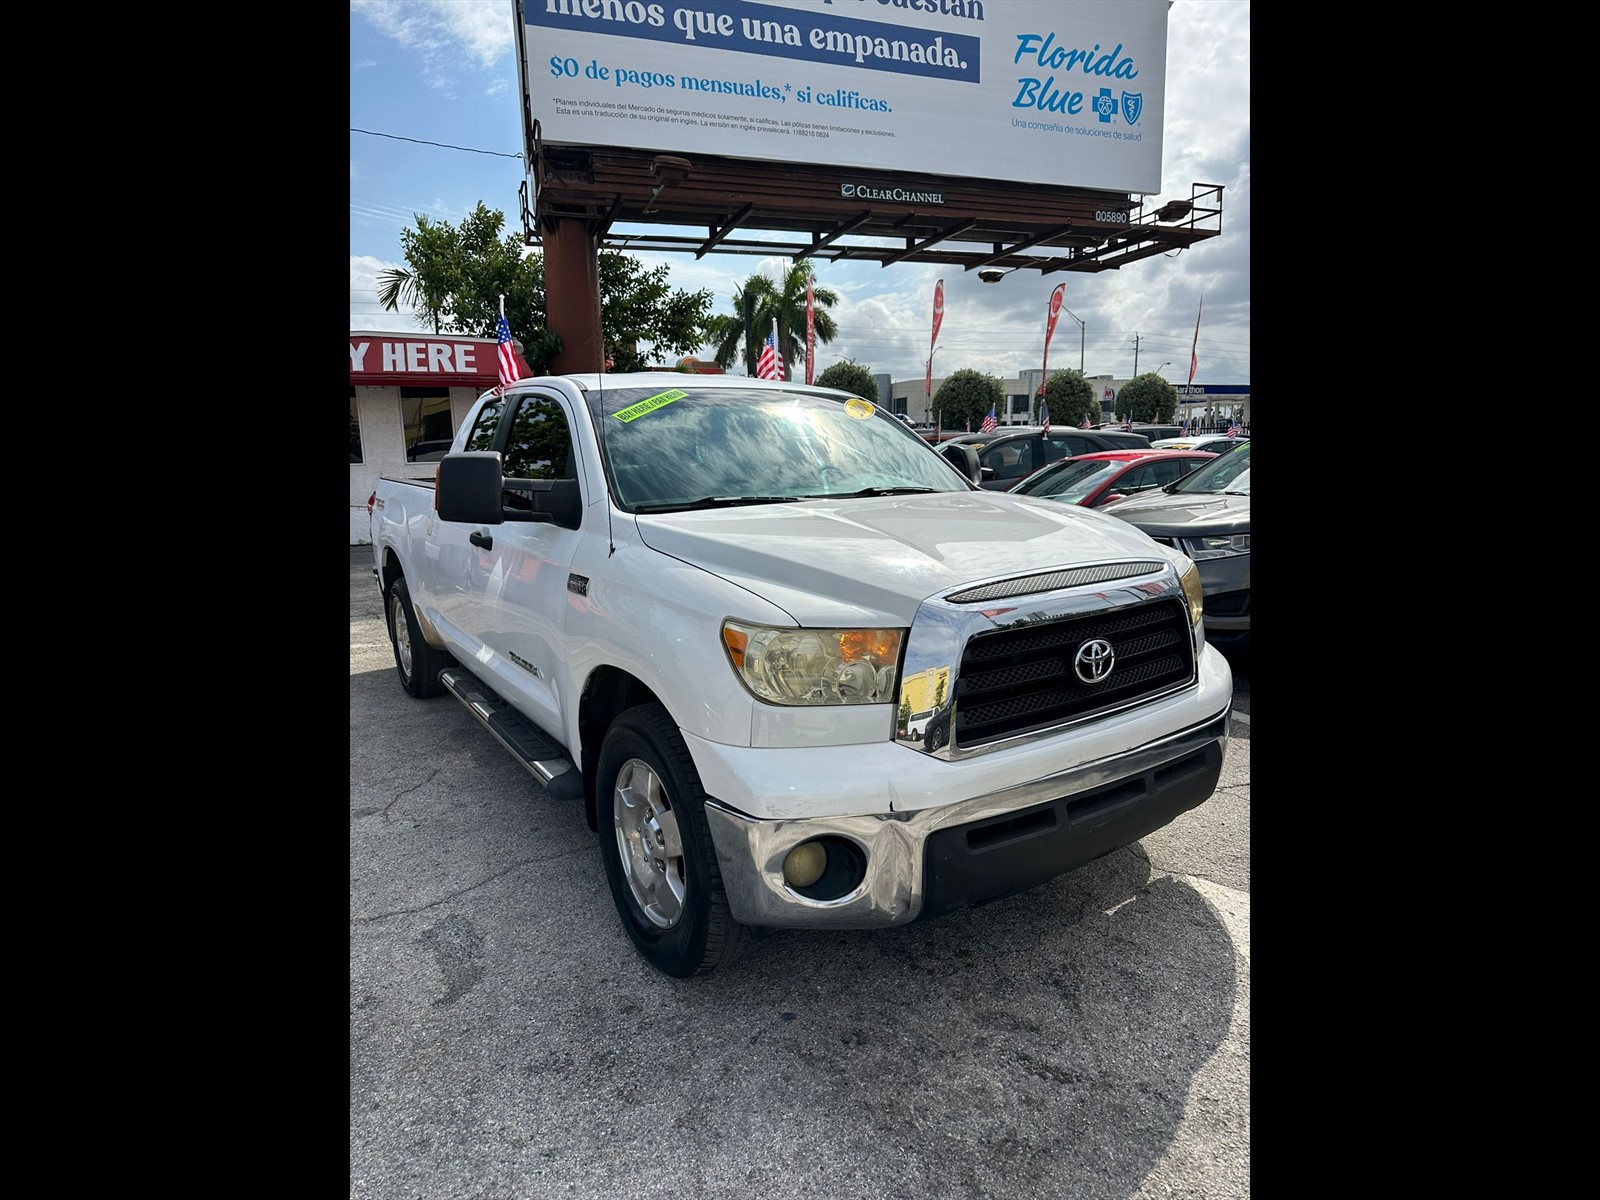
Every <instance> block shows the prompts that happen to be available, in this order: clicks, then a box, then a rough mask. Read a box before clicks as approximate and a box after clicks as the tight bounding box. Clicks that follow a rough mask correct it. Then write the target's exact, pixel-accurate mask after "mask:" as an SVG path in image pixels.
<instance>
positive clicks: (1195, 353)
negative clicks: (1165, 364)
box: [1189, 294, 1206, 387]
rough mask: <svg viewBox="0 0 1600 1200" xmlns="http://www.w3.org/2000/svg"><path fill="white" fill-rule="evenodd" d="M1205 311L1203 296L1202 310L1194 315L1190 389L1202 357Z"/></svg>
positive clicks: (1190, 358) (1190, 348) (1203, 298)
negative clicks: (1201, 322)
mask: <svg viewBox="0 0 1600 1200" xmlns="http://www.w3.org/2000/svg"><path fill="white" fill-rule="evenodd" d="M1205 310H1206V298H1205V296H1204V295H1203V294H1202V295H1201V297H1200V309H1199V312H1196V313H1195V314H1194V345H1192V346H1190V347H1189V386H1190V387H1193V386H1194V372H1195V368H1197V367H1198V366H1199V365H1200V357H1199V353H1200V313H1203V312H1205Z"/></svg>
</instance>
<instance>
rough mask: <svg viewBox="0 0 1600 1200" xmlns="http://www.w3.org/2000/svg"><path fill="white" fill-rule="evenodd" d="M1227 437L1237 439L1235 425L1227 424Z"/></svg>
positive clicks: (1237, 429) (1237, 432)
mask: <svg viewBox="0 0 1600 1200" xmlns="http://www.w3.org/2000/svg"><path fill="white" fill-rule="evenodd" d="M1228 436H1229V437H1238V436H1239V426H1238V425H1236V424H1235V423H1233V422H1231V421H1230V422H1229V423H1228Z"/></svg>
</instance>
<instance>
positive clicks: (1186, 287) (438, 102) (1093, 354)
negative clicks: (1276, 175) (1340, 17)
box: [350, 0, 1250, 384]
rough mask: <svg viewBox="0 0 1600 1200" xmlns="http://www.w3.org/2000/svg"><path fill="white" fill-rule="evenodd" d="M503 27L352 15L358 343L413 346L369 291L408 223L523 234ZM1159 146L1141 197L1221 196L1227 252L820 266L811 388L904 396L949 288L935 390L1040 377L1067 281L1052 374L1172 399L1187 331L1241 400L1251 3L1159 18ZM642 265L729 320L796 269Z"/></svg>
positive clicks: (747, 261) (1182, 374)
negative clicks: (419, 220)
mask: <svg viewBox="0 0 1600 1200" xmlns="http://www.w3.org/2000/svg"><path fill="white" fill-rule="evenodd" d="M1030 2H1037V3H1044V0H1030ZM512 23H513V19H512V3H511V0H351V5H350V125H351V133H350V328H351V329H352V330H357V329H361V330H405V331H409V330H413V329H418V328H421V327H420V326H419V325H417V323H416V322H414V321H413V320H412V319H411V318H410V316H409V315H408V314H406V313H405V312H399V313H394V312H388V311H386V310H384V309H381V308H380V307H379V305H378V301H377V291H376V288H377V283H376V280H377V276H378V274H379V273H380V272H382V271H384V270H387V269H389V268H391V267H404V266H405V265H406V264H405V260H404V257H403V255H402V253H401V248H400V234H401V231H402V230H405V229H410V228H414V227H415V219H416V215H417V214H425V215H426V216H427V217H428V218H429V219H430V220H432V221H435V222H447V223H450V224H456V223H459V222H460V221H461V219H462V218H463V217H464V216H465V215H466V214H467V213H469V212H470V211H471V210H472V209H473V208H474V207H475V206H476V205H477V204H478V203H479V201H482V202H483V204H484V205H485V206H486V207H488V208H490V209H498V210H500V211H501V212H503V213H505V214H506V230H507V232H512V231H515V230H516V229H518V228H520V220H519V218H518V216H517V213H518V195H517V189H518V187H519V186H520V185H521V183H522V182H523V168H522V160H521V156H520V152H521V150H522V137H521V132H520V130H521V124H520V121H519V117H518V112H517V66H516V50H515V45H514V42H513V40H512V39H513V30H512ZM1163 128H1164V142H1163V151H1162V163H1161V191H1160V192H1158V193H1156V194H1154V195H1152V196H1148V197H1145V202H1146V205H1147V208H1148V207H1150V206H1152V205H1154V204H1159V203H1160V202H1162V201H1165V200H1168V199H1188V198H1189V197H1190V194H1191V185H1192V184H1195V183H1200V184H1222V185H1224V189H1223V193H1222V209H1223V215H1222V234H1221V236H1219V237H1215V238H1210V239H1207V240H1206V241H1203V242H1201V243H1200V244H1199V245H1197V246H1195V247H1194V248H1192V249H1189V250H1185V251H1183V252H1181V253H1178V254H1175V255H1173V256H1170V257H1169V256H1164V255H1156V256H1152V257H1150V258H1146V259H1141V260H1140V261H1138V262H1134V263H1131V264H1129V265H1127V266H1125V267H1123V268H1121V269H1120V270H1115V271H1102V272H1099V273H1096V274H1088V273H1081V272H1064V273H1063V272H1057V273H1056V274H1054V275H1044V276H1041V275H1040V274H1039V273H1038V272H1036V271H1018V272H1015V273H1014V274H1012V275H1009V276H1007V277H1006V278H1005V279H1003V280H1001V281H1000V282H999V283H997V284H983V283H980V282H979V281H978V279H977V278H976V274H977V273H976V272H972V271H963V270H961V269H960V268H950V267H939V266H934V265H928V264H921V263H910V262H902V263H896V264H894V265H892V266H890V267H887V268H885V267H880V266H878V265H877V264H875V263H843V262H839V263H831V262H818V263H817V266H816V273H817V278H818V280H819V282H820V283H822V284H825V285H826V286H828V287H830V288H832V289H833V290H834V291H836V292H838V293H839V295H840V302H839V303H838V304H837V305H835V307H834V308H833V310H832V312H833V316H834V318H835V320H837V322H838V324H839V329H840V334H839V336H838V337H837V338H835V339H834V341H832V342H830V343H828V344H827V345H826V346H820V345H819V347H818V369H819V370H821V369H823V368H825V367H827V366H828V365H829V364H830V363H832V362H835V361H838V360H839V359H843V358H851V359H854V360H855V361H856V362H858V363H861V364H863V365H864V366H866V367H868V368H869V369H870V370H872V371H873V372H887V373H889V374H890V375H892V376H893V377H894V378H895V379H896V380H903V379H920V378H921V377H922V375H923V370H924V365H925V362H926V359H927V353H928V340H929V336H930V333H931V321H932V306H933V290H934V285H935V282H936V280H938V279H939V278H941V277H942V278H943V279H944V285H945V316H944V321H943V324H942V327H941V329H940V332H939V340H938V351H937V353H936V355H935V358H934V375H935V378H939V377H942V376H944V375H946V374H948V373H949V372H950V371H953V370H955V369H956V368H958V367H971V368H974V369H977V370H979V371H983V372H985V373H987V374H992V375H997V376H1000V377H1001V378H1009V377H1014V376H1015V375H1017V373H1018V372H1019V371H1022V370H1024V369H1027V368H1030V367H1038V366H1039V363H1040V359H1041V357H1042V352H1043V350H1044V334H1045V317H1046V313H1047V310H1048V304H1049V299H1050V293H1051V291H1052V290H1053V289H1054V288H1055V286H1056V284H1057V283H1060V282H1063V281H1065V283H1066V296H1065V307H1066V308H1067V309H1068V310H1069V311H1070V312H1071V313H1073V314H1076V316H1077V317H1078V318H1079V320H1081V321H1082V322H1083V325H1082V328H1081V329H1080V327H1079V325H1078V323H1077V322H1076V321H1073V320H1071V319H1069V318H1068V317H1067V316H1065V315H1064V316H1063V317H1062V318H1061V319H1060V321H1059V322H1058V324H1057V326H1056V329H1055V334H1054V337H1053V338H1052V339H1051V342H1050V347H1049V357H1050V365H1051V367H1052V368H1062V367H1076V366H1078V363H1079V358H1080V351H1081V356H1082V361H1083V368H1084V370H1085V372H1086V373H1087V374H1089V375H1100V374H1107V375H1113V376H1115V377H1117V378H1127V377H1128V376H1131V375H1132V374H1133V373H1134V367H1135V361H1136V356H1137V366H1138V370H1139V371H1141V372H1143V371H1151V370H1158V369H1159V370H1160V371H1161V373H1162V375H1163V376H1164V377H1165V378H1166V379H1168V380H1170V381H1171V382H1173V383H1183V382H1185V381H1186V380H1187V378H1188V371H1189V351H1190V346H1191V342H1192V341H1193V340H1194V336H1195V323H1196V318H1197V316H1199V318H1200V334H1199V347H1198V358H1199V368H1198V370H1197V372H1196V375H1195V382H1196V383H1208V384H1247V383H1249V382H1250V4H1249V0H1175V2H1174V3H1173V4H1172V5H1171V7H1170V9H1169V11H1168V26H1167V79H1166V120H1165V122H1164V126H1163ZM358 131H359V132H358ZM617 228H618V229H619V230H621V229H623V227H622V226H618V227H617ZM671 232H680V231H679V230H672V231H671ZM785 236H792V235H785ZM637 257H639V258H640V259H641V260H642V261H643V262H644V263H645V264H646V265H647V266H649V267H654V266H655V265H657V264H658V263H661V262H665V263H666V264H667V265H668V267H669V270H670V274H669V276H668V278H669V281H670V284H671V286H672V287H674V288H681V289H684V290H687V291H696V290H699V289H701V288H707V289H709V290H710V291H711V293H712V296H713V311H714V312H723V313H728V314H732V313H733V311H734V309H733V301H732V296H733V292H734V289H735V287H737V286H738V284H739V283H740V282H741V281H742V280H744V279H745V278H747V277H748V276H749V275H751V274H753V273H755V272H758V271H759V272H762V273H764V274H767V275H769V276H771V277H773V278H777V277H778V276H779V275H780V274H781V273H782V271H783V270H784V269H785V268H786V267H787V266H788V265H789V260H787V259H783V258H770V259H762V258H757V257H753V256H749V255H743V254H708V255H706V256H705V257H704V258H701V259H698V260H697V259H695V257H694V256H693V254H691V253H679V254H668V255H649V254H640V255H638V256H637ZM1202 296H1203V297H1204V309H1203V311H1202V310H1201V307H1200V306H1201V300H1202ZM707 357H709V355H707ZM1162 364H1169V365H1166V366H1164V367H1163V365H1162Z"/></svg>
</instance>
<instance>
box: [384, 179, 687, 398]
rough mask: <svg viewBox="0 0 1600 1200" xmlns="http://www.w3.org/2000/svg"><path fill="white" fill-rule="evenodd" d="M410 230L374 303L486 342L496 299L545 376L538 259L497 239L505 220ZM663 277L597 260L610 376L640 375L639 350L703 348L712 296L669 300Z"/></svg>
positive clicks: (547, 344)
mask: <svg viewBox="0 0 1600 1200" xmlns="http://www.w3.org/2000/svg"><path fill="white" fill-rule="evenodd" d="M416 220H417V227H416V228H415V229H406V230H402V231H401V233H400V249H401V253H402V254H404V255H405V260H406V263H407V267H404V268H401V267H397V268H394V269H392V270H389V271H385V272H383V273H382V274H381V275H379V277H378V280H379V288H378V302H379V303H380V304H382V305H383V306H384V307H385V308H387V309H389V310H391V311H398V309H399V308H400V307H401V306H402V305H404V306H405V307H407V308H409V309H410V310H411V311H412V313H413V314H414V315H415V316H416V317H417V319H418V320H420V321H425V322H426V323H427V324H429V325H430V326H432V328H433V331H434V332H435V333H457V334H462V335H465V336H467V337H489V338H492V337H494V336H495V323H496V321H497V320H498V318H499V316H500V297H501V296H502V295H503V296H504V297H505V306H506V308H505V311H506V323H507V324H508V325H510V327H511V334H512V336H513V337H515V338H516V339H517V340H518V341H520V342H521V343H522V346H523V357H524V358H525V359H527V360H528V366H529V367H530V368H531V369H532V370H533V373H534V374H536V375H542V374H545V373H546V372H548V371H549V370H550V364H551V360H552V359H554V357H555V356H556V355H557V354H558V353H560V351H561V339H560V338H559V337H557V336H556V335H555V334H553V333H551V332H550V330H549V327H548V321H547V319H546V315H545V314H546V312H547V311H548V310H547V308H546V298H545V280H544V257H543V256H542V255H540V254H530V253H526V252H525V247H524V246H523V244H522V239H521V237H520V236H504V237H503V236H502V231H503V229H504V228H505V214H504V213H502V212H498V211H495V210H491V209H489V208H486V207H485V206H484V204H483V202H482V201H479V202H478V206H477V207H476V208H475V209H473V211H472V212H471V213H469V214H468V215H467V216H466V217H465V218H464V219H463V220H462V222H461V224H460V225H459V226H454V227H452V226H450V225H448V224H443V223H436V222H433V221H430V220H429V219H428V218H427V217H426V216H423V215H420V214H419V215H418V216H417V218H416ZM667 270H668V269H667V266H666V265H665V264H662V265H661V266H659V267H656V268H655V269H654V270H649V271H647V270H645V268H644V266H643V265H642V264H641V263H640V262H639V261H638V260H637V259H635V258H632V257H631V256H629V255H626V254H618V253H616V252H614V251H604V252H602V253H601V254H600V256H599V274H600V330H601V336H602V337H603V338H604V340H605V344H606V348H607V350H608V352H609V353H611V355H612V357H613V359H614V369H616V370H636V369H638V368H639V367H642V366H643V365H644V361H643V359H642V357H641V355H640V351H639V343H640V342H643V341H650V342H654V343H655V350H656V352H657V353H659V354H666V355H676V354H681V353H684V352H686V351H689V350H692V349H693V348H694V347H696V346H698V345H700V344H701V343H702V342H703V341H704V340H705V325H706V314H707V311H708V310H709V309H710V307H711V301H712V294H711V293H710V292H709V291H704V290H702V291H699V292H684V291H681V290H680V291H673V290H670V289H669V287H668V284H667Z"/></svg>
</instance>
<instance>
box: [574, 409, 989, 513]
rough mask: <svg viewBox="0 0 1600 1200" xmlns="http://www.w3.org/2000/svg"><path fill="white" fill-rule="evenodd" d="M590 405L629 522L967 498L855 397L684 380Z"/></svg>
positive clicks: (936, 461) (923, 451)
mask: <svg viewBox="0 0 1600 1200" xmlns="http://www.w3.org/2000/svg"><path fill="white" fill-rule="evenodd" d="M588 400H589V405H590V412H591V414H592V415H593V416H594V418H595V420H596V422H597V424H598V426H599V428H600V431H601V432H600V438H601V449H602V454H603V456H604V459H605V463H606V473H607V476H608V477H609V479H610V482H611V487H612V492H613V494H614V495H615V496H616V498H617V502H618V504H620V505H621V507H623V508H624V509H626V510H628V511H629V512H666V511H681V510H684V509H689V508H711V507H721V506H724V505H735V504H766V503H783V502H787V501H794V500H809V499H828V498H834V497H842V496H864V495H865V496H872V495H893V494H897V493H912V492H958V491H971V490H972V484H970V483H969V482H968V481H967V480H966V479H964V478H963V477H962V476H961V475H960V474H959V473H958V472H957V471H956V469H955V468H954V467H953V466H952V465H951V464H950V463H949V461H948V460H946V459H945V458H944V457H943V456H942V455H941V454H939V452H938V451H936V450H934V449H933V447H931V446H930V445H929V444H928V443H927V442H925V441H924V440H923V439H922V438H921V437H920V436H919V435H918V434H916V433H914V432H913V431H912V430H911V429H909V428H908V427H907V426H906V425H905V424H904V423H903V422H901V421H898V420H896V419H895V418H894V416H893V415H892V414H890V413H888V412H886V411H885V410H883V409H881V408H879V407H877V406H876V405H875V404H871V403H869V402H868V401H866V400H863V399H861V398H859V397H845V396H842V395H838V394H827V393H822V392H807V391H800V390H799V389H778V388H772V387H763V386H762V385H761V384H759V383H757V382H756V381H754V380H752V381H751V384H750V386H749V387H716V388H708V387H696V386H695V384H694V382H693V381H692V380H686V381H685V383H684V384H683V385H682V386H672V387H669V388H666V389H662V388H659V387H651V388H618V389H616V390H611V389H607V390H605V391H603V392H602V391H598V390H596V391H591V392H590V393H589V395H588Z"/></svg>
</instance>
